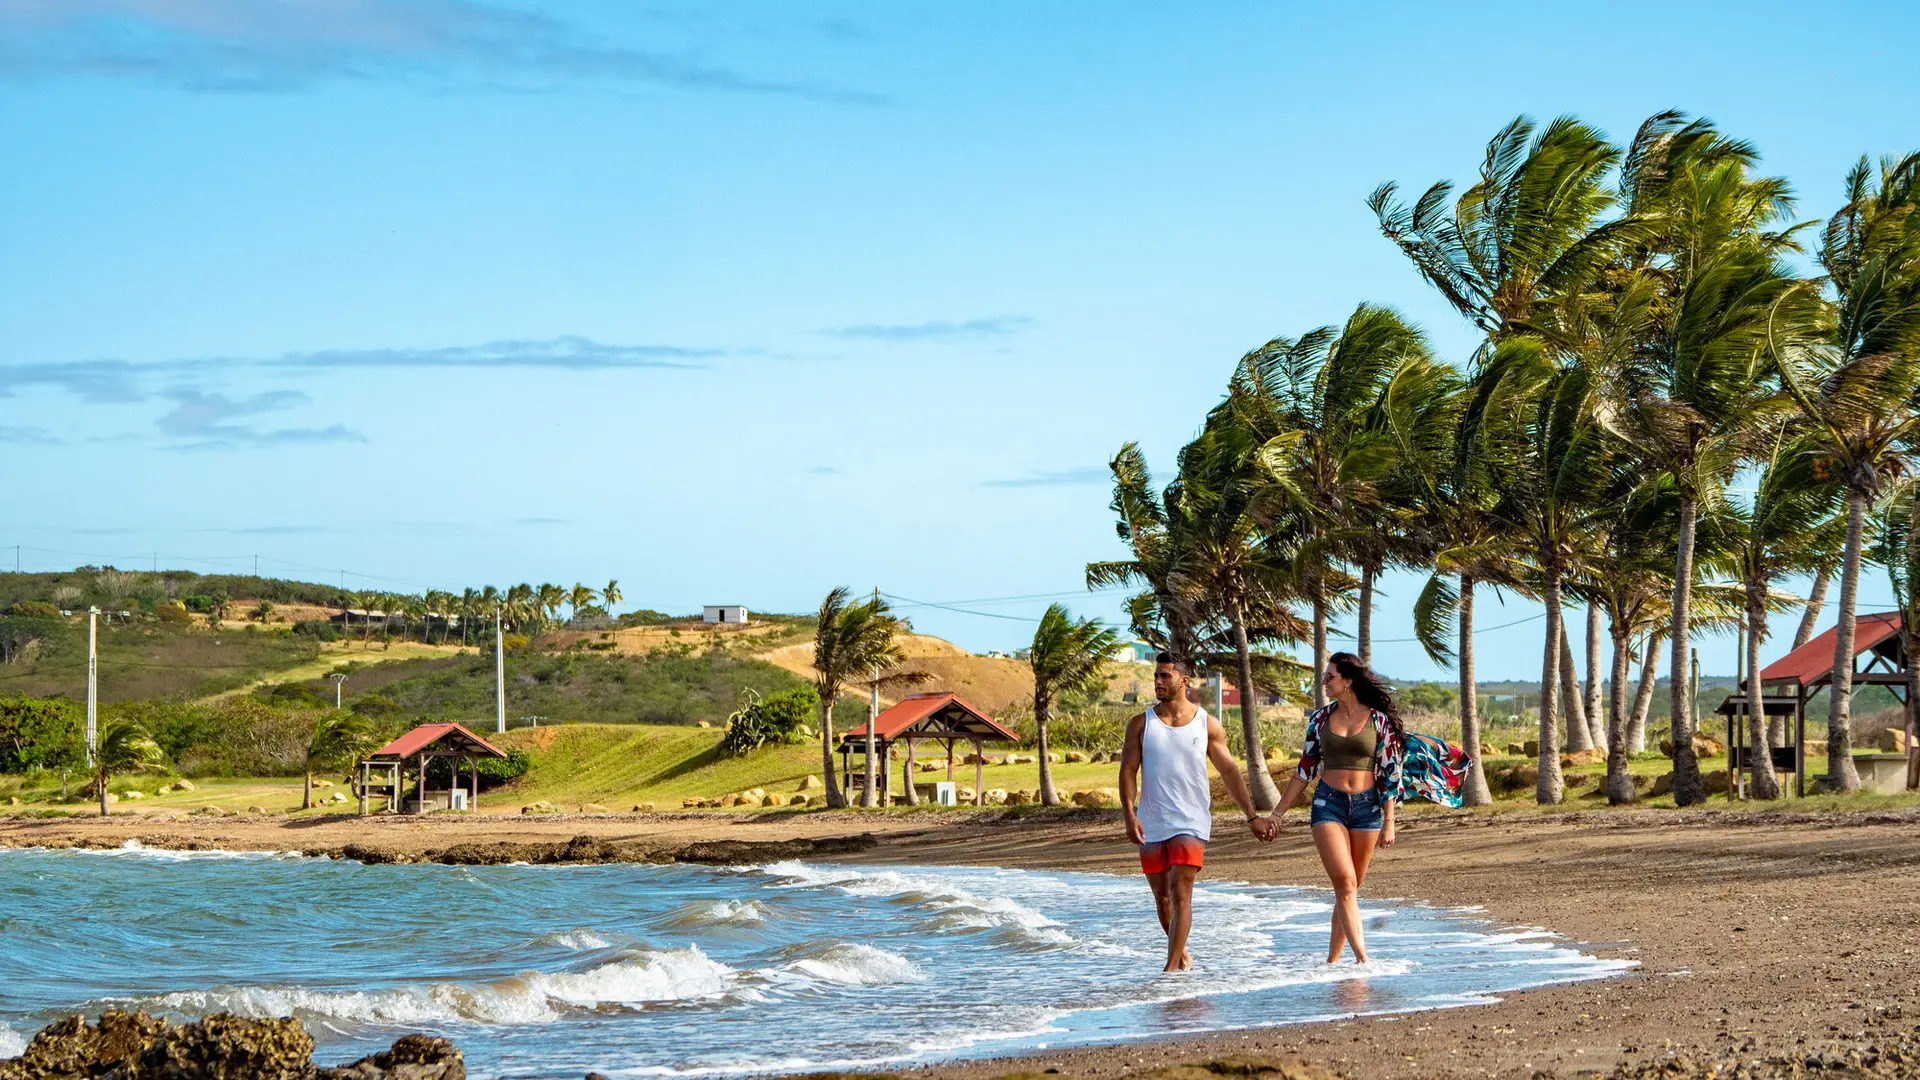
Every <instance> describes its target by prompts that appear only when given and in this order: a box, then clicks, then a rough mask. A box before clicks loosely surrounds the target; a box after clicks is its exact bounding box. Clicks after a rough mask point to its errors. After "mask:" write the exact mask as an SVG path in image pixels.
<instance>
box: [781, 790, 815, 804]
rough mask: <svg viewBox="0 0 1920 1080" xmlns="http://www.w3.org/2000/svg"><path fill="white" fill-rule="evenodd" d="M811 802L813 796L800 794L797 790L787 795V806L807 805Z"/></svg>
mask: <svg viewBox="0 0 1920 1080" xmlns="http://www.w3.org/2000/svg"><path fill="white" fill-rule="evenodd" d="M811 802H813V796H811V795H802V794H800V793H799V792H797V791H796V792H794V793H793V794H791V795H789V796H787V805H788V806H806V805H808V804H809V803H811Z"/></svg>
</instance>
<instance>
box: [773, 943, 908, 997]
mask: <svg viewBox="0 0 1920 1080" xmlns="http://www.w3.org/2000/svg"><path fill="white" fill-rule="evenodd" d="M795 953H798V954H800V959H797V960H794V961H793V962H791V963H789V964H788V965H786V970H787V971H793V972H799V973H801V974H804V975H809V976H811V977H813V978H815V979H818V980H820V981H821V982H830V983H837V984H839V985H841V986H887V985H891V984H897V983H917V982H925V981H926V979H927V974H926V972H924V971H921V970H920V968H919V967H918V966H916V965H915V964H914V962H913V961H911V960H909V959H907V958H906V957H904V956H901V955H900V954H899V953H895V952H888V951H887V950H885V949H876V948H874V947H873V946H871V945H858V944H854V943H851V942H845V941H836V942H831V943H828V944H824V945H803V946H801V947H799V948H798V949H796V950H793V951H791V952H790V953H789V955H794V954H795ZM769 974H772V973H769Z"/></svg>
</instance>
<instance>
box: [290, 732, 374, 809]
mask: <svg viewBox="0 0 1920 1080" xmlns="http://www.w3.org/2000/svg"><path fill="white" fill-rule="evenodd" d="M375 741H376V737H375V735H374V732H373V725H372V724H371V723H370V722H369V721H368V720H367V718H366V717H364V716H361V715H360V714H359V713H357V712H353V711H352V710H350V709H329V710H327V711H325V712H322V713H318V714H316V715H315V717H314V722H313V729H312V730H311V731H309V732H308V733H307V741H306V746H305V747H304V751H305V761H304V762H303V764H302V770H303V772H304V774H305V781H304V783H303V786H302V787H301V792H300V809H302V810H311V809H313V770H314V767H315V766H316V765H317V766H321V767H323V768H324V767H326V766H330V765H337V764H339V763H340V762H343V761H352V760H353V759H354V758H357V757H359V756H360V754H361V753H363V752H365V751H366V750H369V749H371V748H372V747H373V746H374V744H375Z"/></svg>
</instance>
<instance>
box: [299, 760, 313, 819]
mask: <svg viewBox="0 0 1920 1080" xmlns="http://www.w3.org/2000/svg"><path fill="white" fill-rule="evenodd" d="M303 768H304V769H305V772H306V781H305V783H303V784H302V785H301V788H300V809H302V810H311V809H313V758H311V757H309V758H307V759H306V763H305V765H304V766H303Z"/></svg>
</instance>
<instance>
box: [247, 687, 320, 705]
mask: <svg viewBox="0 0 1920 1080" xmlns="http://www.w3.org/2000/svg"><path fill="white" fill-rule="evenodd" d="M253 696H254V697H257V698H259V699H260V700H261V701H264V702H266V703H267V704H269V705H281V706H292V707H295V708H306V709H324V708H326V707H327V706H329V705H331V704H333V703H332V702H330V701H328V700H326V699H325V698H323V697H321V696H320V692H319V691H318V690H315V689H314V688H313V687H311V686H303V685H301V684H300V683H268V684H267V685H265V686H263V687H261V688H260V689H258V690H255V691H254V692H253Z"/></svg>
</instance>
